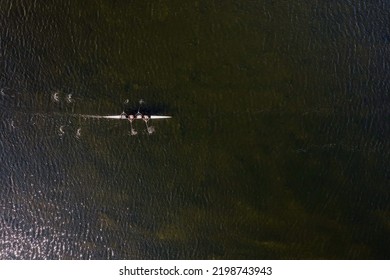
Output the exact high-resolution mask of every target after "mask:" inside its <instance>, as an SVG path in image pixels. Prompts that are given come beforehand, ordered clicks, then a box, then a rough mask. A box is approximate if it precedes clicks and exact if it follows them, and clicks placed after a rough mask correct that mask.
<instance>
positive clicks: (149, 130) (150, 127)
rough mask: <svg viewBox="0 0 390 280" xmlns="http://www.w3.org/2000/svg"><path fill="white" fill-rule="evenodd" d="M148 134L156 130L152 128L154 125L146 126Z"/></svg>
mask: <svg viewBox="0 0 390 280" xmlns="http://www.w3.org/2000/svg"><path fill="white" fill-rule="evenodd" d="M146 131H147V132H148V134H153V133H154V132H156V130H155V129H154V126H148V128H147V130H146Z"/></svg>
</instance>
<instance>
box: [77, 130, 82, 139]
mask: <svg viewBox="0 0 390 280" xmlns="http://www.w3.org/2000/svg"><path fill="white" fill-rule="evenodd" d="M80 137H81V128H80V127H79V128H78V129H77V131H76V138H77V139H80Z"/></svg>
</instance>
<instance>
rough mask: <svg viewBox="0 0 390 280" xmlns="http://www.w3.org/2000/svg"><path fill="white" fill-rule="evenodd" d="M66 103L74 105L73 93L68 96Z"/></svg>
mask: <svg viewBox="0 0 390 280" xmlns="http://www.w3.org/2000/svg"><path fill="white" fill-rule="evenodd" d="M66 102H68V103H72V102H73V99H72V94H71V93H70V94H68V95H67V96H66Z"/></svg>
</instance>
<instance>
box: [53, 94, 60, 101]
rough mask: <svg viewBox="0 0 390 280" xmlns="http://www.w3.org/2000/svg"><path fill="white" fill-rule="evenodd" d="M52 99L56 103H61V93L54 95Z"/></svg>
mask: <svg viewBox="0 0 390 280" xmlns="http://www.w3.org/2000/svg"><path fill="white" fill-rule="evenodd" d="M52 98H53V100H54V102H59V101H60V93H59V92H55V93H53V95H52Z"/></svg>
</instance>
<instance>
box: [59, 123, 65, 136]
mask: <svg viewBox="0 0 390 280" xmlns="http://www.w3.org/2000/svg"><path fill="white" fill-rule="evenodd" d="M64 127H65V126H64V125H61V126H60V129H59V132H58V136H60V137H61V136H63V135H64V134H65V130H64Z"/></svg>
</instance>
